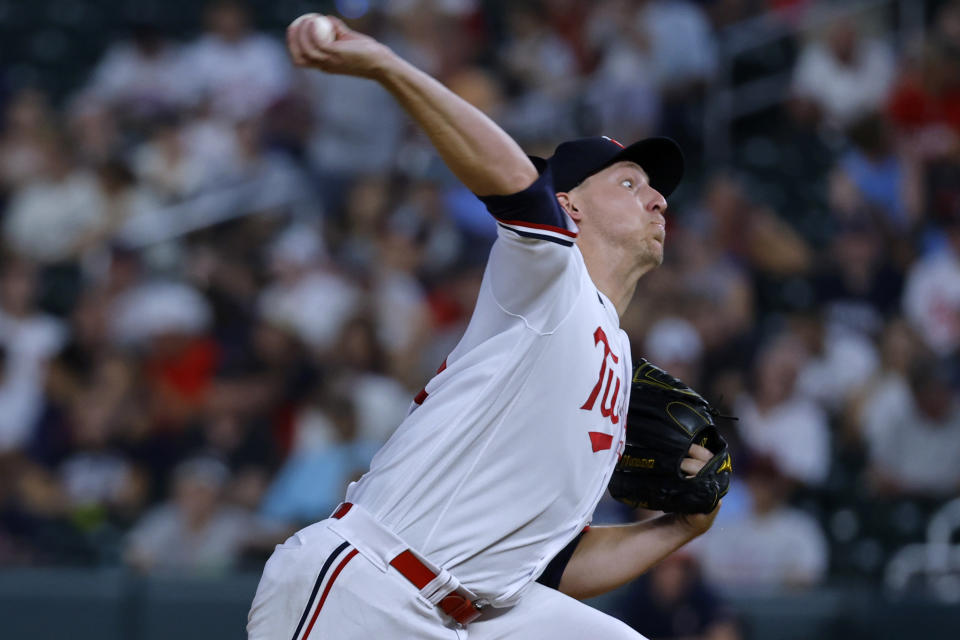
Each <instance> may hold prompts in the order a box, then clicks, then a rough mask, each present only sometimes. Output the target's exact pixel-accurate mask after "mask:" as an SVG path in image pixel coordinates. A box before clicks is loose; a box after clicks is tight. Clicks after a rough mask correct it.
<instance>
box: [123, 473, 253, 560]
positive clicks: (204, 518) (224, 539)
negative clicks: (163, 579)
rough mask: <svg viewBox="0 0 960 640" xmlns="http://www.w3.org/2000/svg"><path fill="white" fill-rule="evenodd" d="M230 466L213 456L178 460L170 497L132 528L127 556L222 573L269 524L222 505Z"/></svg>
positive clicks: (242, 511) (245, 512) (246, 513)
mask: <svg viewBox="0 0 960 640" xmlns="http://www.w3.org/2000/svg"><path fill="white" fill-rule="evenodd" d="M228 481H229V471H228V470H227V468H226V467H225V466H224V465H223V464H222V463H220V462H218V461H216V460H214V459H212V458H194V459H190V460H186V461H184V462H183V463H181V464H180V465H179V466H178V467H177V468H176V470H175V471H174V473H173V479H172V487H171V491H170V497H169V498H168V500H167V501H166V502H164V503H163V504H161V505H160V506H158V507H156V508H154V509H153V510H151V511H150V512H149V513H147V514H146V515H145V516H144V517H143V518H142V519H141V520H140V521H139V522H138V523H137V524H136V525H135V526H134V527H133V530H132V531H131V532H130V535H129V538H128V544H127V549H126V556H125V557H126V561H127V563H128V564H130V565H131V566H133V567H135V568H136V569H139V570H141V571H159V572H179V573H193V574H210V573H222V572H223V571H225V570H227V569H230V568H232V567H234V566H235V565H236V564H237V562H238V561H239V559H240V557H241V555H242V553H243V551H244V549H245V547H246V546H248V545H249V544H252V543H253V542H254V541H255V540H256V539H257V538H258V536H261V535H264V532H265V531H267V528H265V527H264V525H262V524H261V523H260V522H259V521H258V520H257V518H256V517H255V516H254V515H253V514H252V513H249V512H247V511H244V510H242V509H239V508H237V507H232V506H230V505H228V504H225V503H224V501H223V499H222V492H223V490H224V488H225V487H226V485H227V482H228Z"/></svg>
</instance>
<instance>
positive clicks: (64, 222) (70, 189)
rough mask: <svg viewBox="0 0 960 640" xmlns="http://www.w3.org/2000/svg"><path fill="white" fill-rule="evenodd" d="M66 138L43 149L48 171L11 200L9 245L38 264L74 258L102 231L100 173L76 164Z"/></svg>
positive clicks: (6, 234)
mask: <svg viewBox="0 0 960 640" xmlns="http://www.w3.org/2000/svg"><path fill="white" fill-rule="evenodd" d="M62 143H63V142H62V140H60V141H57V142H56V143H54V142H53V141H49V142H48V144H47V145H46V146H45V148H44V149H43V154H44V160H43V164H44V165H45V166H46V168H47V172H46V173H45V174H42V175H40V176H36V178H35V179H34V180H32V181H30V182H25V183H24V184H23V186H21V187H20V188H19V189H18V190H17V191H16V192H14V193H13V195H12V196H11V198H10V204H9V206H8V208H7V212H6V217H5V218H4V219H3V233H4V239H5V241H6V244H7V246H8V247H9V248H10V249H12V250H13V251H15V252H16V253H18V254H20V255H22V256H25V257H28V258H30V259H32V260H36V261H39V262H47V263H51V262H58V261H61V260H69V259H75V258H77V257H78V255H79V254H80V253H81V252H82V251H83V250H84V249H86V248H88V247H89V246H90V245H91V243H92V242H94V241H95V239H97V238H99V237H100V235H101V234H102V233H103V230H104V227H105V225H106V219H105V212H104V203H103V192H102V191H101V189H100V185H99V184H98V181H97V176H96V174H94V173H92V172H90V171H87V170H84V169H79V168H77V167H75V166H74V163H73V158H72V157H71V155H70V153H69V151H65V150H64V149H63V148H61V145H62Z"/></svg>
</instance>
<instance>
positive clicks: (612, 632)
mask: <svg viewBox="0 0 960 640" xmlns="http://www.w3.org/2000/svg"><path fill="white" fill-rule="evenodd" d="M331 20H332V27H333V29H332V34H331V37H329V38H327V39H325V40H322V41H321V40H320V39H318V38H317V37H316V36H315V34H316V33H317V29H315V28H313V27H312V26H311V21H310V20H309V19H300V20H298V21H296V22H294V23H293V24H292V25H291V27H290V28H289V30H288V33H287V38H288V47H289V50H290V54H291V56H292V58H293V60H294V62H295V63H296V64H297V65H299V66H302V67H309V68H313V69H317V70H319V71H323V72H326V73H339V74H348V75H353V76H359V77H365V78H369V79H371V80H372V81H376V82H378V83H380V84H381V85H382V86H383V87H385V88H386V89H387V90H388V91H389V92H390V93H391V94H392V95H393V96H394V97H395V99H396V100H397V101H398V103H399V104H400V105H401V106H402V107H403V108H404V109H405V110H406V111H407V113H409V114H410V116H411V117H412V118H413V119H414V120H415V121H416V122H417V123H418V124H419V125H420V126H421V127H422V128H423V130H424V131H425V132H426V134H427V135H428V136H429V137H430V139H431V141H432V142H433V144H434V145H435V147H436V149H437V151H438V152H439V154H440V156H441V157H442V158H443V160H444V161H445V162H446V164H447V166H449V167H450V169H451V170H452V171H453V173H454V174H456V176H457V177H458V178H459V179H460V180H461V181H462V182H463V183H464V184H465V185H466V186H467V187H468V188H469V189H470V190H472V191H473V192H474V193H475V194H477V196H478V197H479V198H480V199H481V200H482V201H483V202H484V203H485V205H486V207H487V209H488V210H489V212H490V214H491V215H492V216H493V217H494V218H495V219H496V221H497V225H498V234H499V235H498V239H497V241H496V243H495V244H494V246H493V249H492V251H491V254H490V257H489V261H488V264H487V267H486V270H485V273H484V278H483V283H482V286H481V290H480V294H479V298H478V300H477V304H476V308H475V310H474V313H473V316H472V318H471V321H470V323H469V326H468V327H467V329H466V332H465V334H464V335H463V338H462V339H461V340H460V342H459V344H458V345H457V346H456V348H455V349H454V350H453V351H452V352H451V353H450V354H449V357H448V358H447V359H446V361H445V362H444V364H443V366H441V367H440V370H439V371H438V373H437V375H436V376H435V377H434V378H433V379H431V380H430V381H429V382H428V383H427V385H426V387H425V388H424V390H423V391H422V392H421V393H420V394H419V395H418V396H417V397H416V399H415V400H414V403H413V405H412V410H411V411H410V413H409V415H408V416H407V418H406V419H405V420H404V421H403V422H402V423H401V424H400V426H399V427H398V428H397V430H396V432H395V433H394V435H393V437H391V438H390V440H389V441H388V442H387V443H386V444H385V445H384V447H383V448H382V449H381V450H380V452H379V453H378V454H377V455H376V457H375V458H374V460H373V462H372V465H371V468H370V471H369V472H368V473H367V474H366V475H364V476H363V477H362V478H361V479H360V480H358V481H357V482H355V483H353V484H352V485H351V486H350V487H349V489H348V490H347V495H346V497H345V499H344V502H343V504H342V505H341V506H340V507H339V508H338V509H337V510H336V511H335V512H334V513H333V514H332V515H331V517H330V518H328V519H326V520H323V521H321V522H317V523H315V524H313V525H311V526H308V527H306V528H305V529H303V530H301V531H299V532H298V533H296V534H295V535H294V536H292V537H291V538H290V539H288V540H287V541H286V542H285V543H284V544H281V545H278V546H277V548H276V551H275V552H274V553H273V555H272V556H271V557H270V559H269V561H268V562H267V564H266V566H265V568H264V571H263V576H262V578H261V581H260V585H259V588H258V590H257V594H256V597H255V598H254V601H253V606H252V608H251V610H250V615H249V623H248V627H247V629H248V633H249V638H250V639H251V640H290V639H292V640H307V639H308V638H312V639H314V640H320V639H324V638H329V639H336V640H345V639H349V638H358V639H359V638H362V639H364V640H368V639H370V638H390V639H393V638H420V639H436V640H441V639H444V640H454V639H458V638H459V639H464V638H471V639H472V640H486V639H493V638H524V639H528V638H551V639H566V638H571V639H572V638H577V639H582V638H640V637H642V636H639V635H638V634H637V633H636V632H635V631H633V630H631V629H630V628H629V627H627V626H626V625H625V624H623V623H621V622H619V621H618V620H616V619H614V618H612V617H610V616H607V615H605V614H603V613H601V612H599V611H597V610H595V609H593V608H591V607H589V606H587V605H585V604H582V603H581V602H579V601H578V600H577V599H578V598H586V597H591V596H595V595H598V594H601V593H604V592H606V591H609V590H611V589H614V588H616V587H618V586H620V585H622V584H624V583H626V582H628V581H630V580H632V579H634V578H635V577H637V576H638V575H640V574H641V573H643V572H644V571H645V570H646V569H647V568H649V567H650V566H651V565H653V564H654V563H656V562H657V561H658V560H659V559H661V558H663V557H664V556H666V555H667V554H669V553H671V552H672V551H673V550H675V549H677V548H678V547H680V546H681V545H683V544H684V543H686V542H687V541H689V540H691V539H692V538H694V537H696V536H697V535H699V534H701V533H703V532H704V531H706V530H707V529H708V528H709V527H710V525H711V523H712V522H713V519H714V517H715V515H716V512H717V508H718V505H719V501H720V498H721V497H722V495H723V494H724V493H725V491H726V487H727V481H728V477H729V457H728V456H727V454H726V446H725V444H724V443H723V441H722V439H721V438H720V437H719V434H717V433H716V428H715V426H714V424H713V417H714V415H715V412H714V411H713V410H712V408H711V407H710V406H709V404H707V403H706V402H705V401H704V400H703V399H702V398H701V397H700V396H699V395H697V394H696V393H695V392H694V391H692V390H690V389H689V388H688V387H686V386H685V385H683V383H681V382H679V381H677V380H675V379H673V378H671V377H670V376H669V375H667V374H666V373H665V372H663V371H660V370H659V369H657V368H656V367H654V366H653V365H650V364H649V363H645V362H642V363H640V365H639V366H638V367H637V368H636V369H634V367H633V365H632V363H631V354H630V344H629V342H628V340H627V336H626V334H625V333H624V332H623V331H622V330H621V329H620V325H619V317H620V315H621V314H622V313H623V312H624V310H625V309H626V307H627V305H628V304H629V302H630V300H631V298H632V297H633V293H634V288H635V286H636V284H637V280H638V279H639V278H640V277H641V276H642V275H643V274H645V273H646V272H648V271H649V270H651V269H653V268H654V267H656V266H657V265H659V264H660V262H661V261H662V259H663V246H664V239H665V238H664V231H665V219H664V215H665V212H666V208H667V203H666V200H665V197H666V196H668V195H669V194H670V193H671V192H672V191H673V190H674V188H675V187H676V186H677V183H678V182H679V181H680V178H681V175H682V172H683V157H682V155H681V153H680V150H679V149H678V147H677V145H676V144H675V143H673V142H672V141H670V140H668V139H664V138H652V139H647V140H642V141H640V142H636V143H634V144H631V145H630V146H627V147H624V146H623V145H621V144H620V143H618V142H616V141H614V140H611V139H609V138H604V137H594V138H584V139H579V140H573V141H569V142H565V143H563V144H561V145H560V146H559V147H557V149H556V152H555V153H554V155H553V156H551V157H550V158H547V159H541V158H532V157H528V156H527V155H526V154H525V153H524V152H523V151H522V150H521V149H520V147H519V146H518V145H517V144H516V143H515V142H514V141H513V140H512V139H511V138H510V137H509V136H508V135H507V134H506V133H505V132H504V131H502V130H501V129H500V128H499V127H498V126H497V125H496V124H495V123H494V122H492V121H491V120H490V119H489V118H487V117H486V116H485V115H484V114H482V113H481V112H480V111H478V110H477V109H475V108H473V107H472V106H470V105H469V104H467V103H466V102H464V101H463V100H461V99H460V98H458V97H457V96H456V95H454V94H453V93H452V92H450V91H449V90H447V89H446V88H445V87H444V86H443V85H442V84H440V83H439V82H437V81H436V80H434V79H433V78H431V77H430V76H428V75H426V74H424V73H423V72H421V71H419V70H418V69H416V68H414V67H413V66H411V65H410V64H408V63H407V62H405V61H404V60H402V59H401V58H399V57H398V56H397V55H395V54H394V53H393V52H392V51H391V50H390V49H389V48H387V47H386V46H384V45H383V44H381V43H379V42H377V41H376V40H374V39H372V38H370V37H368V36H366V35H363V34H360V33H357V32H355V31H352V30H350V29H349V28H347V27H346V26H345V25H344V24H343V23H342V22H340V21H339V20H336V19H331ZM631 395H632V396H633V397H632V398H631ZM628 425H629V428H628ZM611 478H613V482H611ZM608 485H609V486H610V487H611V489H612V490H614V495H615V497H617V498H618V499H621V500H623V501H625V502H627V503H629V504H632V505H634V506H646V507H648V508H651V509H660V510H664V511H668V512H672V513H667V514H665V515H662V516H660V517H658V518H656V519H653V520H649V521H646V522H642V523H636V524H632V525H626V526H616V527H600V526H597V527H592V528H591V527H590V526H589V523H590V518H591V515H592V513H593V511H594V508H595V507H596V505H597V502H598V501H599V500H600V498H601V496H602V494H603V492H604V491H606V490H607V487H608Z"/></svg>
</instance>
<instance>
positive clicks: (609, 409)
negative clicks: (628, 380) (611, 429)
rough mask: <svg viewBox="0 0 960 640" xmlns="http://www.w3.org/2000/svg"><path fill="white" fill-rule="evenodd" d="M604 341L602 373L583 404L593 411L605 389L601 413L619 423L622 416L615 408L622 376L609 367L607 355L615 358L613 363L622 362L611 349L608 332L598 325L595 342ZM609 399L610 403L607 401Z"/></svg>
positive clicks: (587, 409) (585, 407) (583, 406)
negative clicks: (611, 392)
mask: <svg viewBox="0 0 960 640" xmlns="http://www.w3.org/2000/svg"><path fill="white" fill-rule="evenodd" d="M601 342H602V343H603V360H602V361H601V362H600V375H599V376H598V377H597V384H596V385H594V387H593V391H591V392H590V397H589V398H587V401H586V402H584V403H583V405H581V407H580V408H581V409H583V410H584V411H593V405H594V404H596V402H597V398H598V397H599V396H600V391H601V390H603V399H602V400H601V401H600V415H602V416H603V417H604V418H610V422H612V423H613V424H617V423H618V422H620V416H618V415H617V414H616V412H615V411H614V408H615V406H616V403H617V397H618V396H619V395H620V376H618V375H617V374H616V372H615V371H614V369H613V367H610V368H609V369H608V368H607V356H609V357H610V359H611V360H613V364H617V363H618V362H620V358H618V357H617V354H615V353H614V352H613V351H611V350H610V342H609V341H608V340H607V334H605V333H604V332H603V328H601V327H597V330H596V331H594V332H593V344H595V345H598V344H600V343H601ZM611 387H612V388H613V397H610V389H611ZM607 400H609V401H610V402H609V404H608V402H607Z"/></svg>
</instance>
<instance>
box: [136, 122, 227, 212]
mask: <svg viewBox="0 0 960 640" xmlns="http://www.w3.org/2000/svg"><path fill="white" fill-rule="evenodd" d="M211 126H212V127H213V128H214V129H215V130H219V132H220V134H223V133H224V131H223V129H224V128H225V127H224V125H223V124H222V123H219V122H218V123H214V124H212V125H211ZM187 131H188V130H187V128H186V126H184V124H183V123H182V122H181V119H180V117H179V116H178V115H176V114H174V113H166V114H162V115H161V116H158V117H157V118H156V119H154V120H153V121H152V122H151V124H150V129H149V137H148V138H147V140H146V142H144V144H142V145H140V146H139V147H138V148H137V149H136V151H135V152H134V155H133V168H134V171H135V172H136V174H137V177H138V178H139V180H140V181H141V182H142V183H143V185H144V186H146V187H148V188H149V189H150V190H151V191H152V192H153V194H154V195H155V196H156V197H157V198H158V199H159V200H160V201H161V202H165V203H170V202H177V201H179V200H182V199H184V198H187V197H189V196H192V195H195V194H197V193H198V192H199V191H200V190H201V189H202V188H203V187H205V186H209V185H210V183H211V182H212V181H213V178H214V176H215V175H216V172H217V171H219V170H220V168H221V167H222V165H221V164H213V163H212V161H213V160H216V159H222V158H223V157H225V156H226V155H227V154H228V153H229V152H230V151H233V147H232V146H228V147H227V149H226V151H224V152H221V153H219V154H217V153H210V152H209V148H205V149H203V151H207V153H203V152H202V151H201V150H200V149H198V146H200V147H203V145H202V141H205V140H209V139H210V138H211V137H213V138H214V139H215V142H214V144H215V145H216V146H217V147H218V148H219V149H223V147H224V144H225V143H226V144H229V142H230V141H231V140H232V135H231V134H232V132H230V131H229V130H227V135H221V136H220V137H217V135H216V133H214V135H213V136H203V137H202V138H201V139H200V142H201V144H199V145H198V144H191V143H190V142H191V141H190V139H188V133H187ZM211 133H213V132H211ZM197 137H198V136H196V135H195V136H194V138H193V140H194V141H196V140H197ZM211 156H214V157H211Z"/></svg>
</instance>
